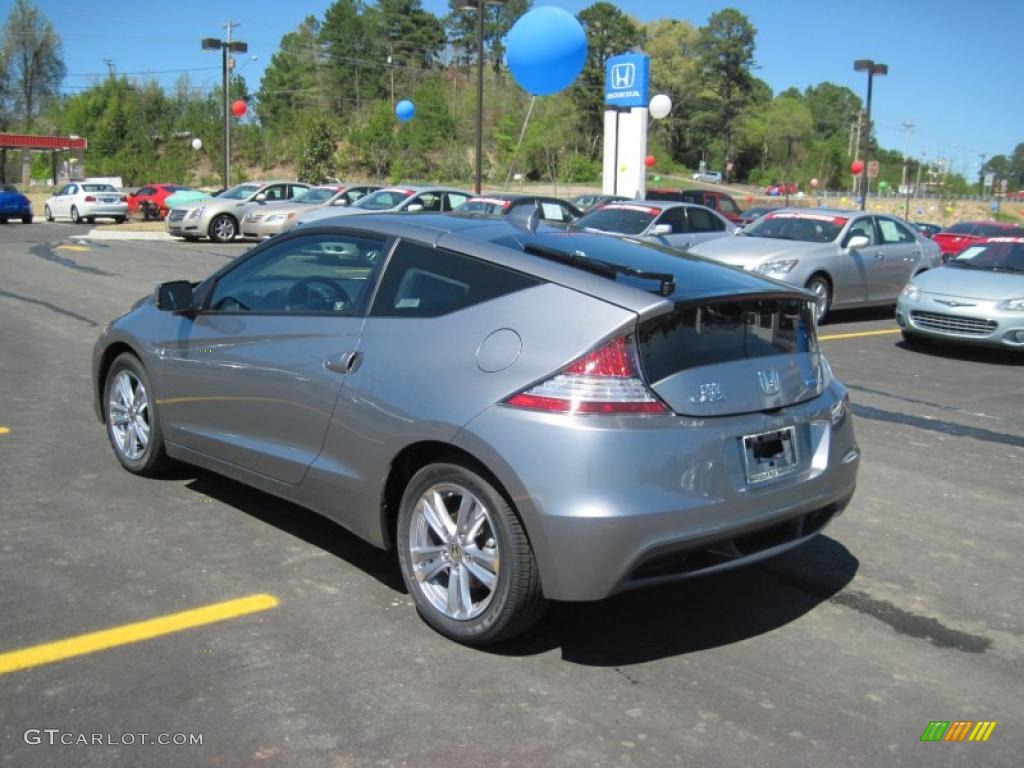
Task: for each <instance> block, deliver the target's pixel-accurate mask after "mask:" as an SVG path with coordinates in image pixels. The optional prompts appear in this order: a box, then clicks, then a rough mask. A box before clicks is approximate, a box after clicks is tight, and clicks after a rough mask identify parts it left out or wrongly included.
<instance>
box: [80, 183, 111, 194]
mask: <svg viewBox="0 0 1024 768" xmlns="http://www.w3.org/2000/svg"><path fill="white" fill-rule="evenodd" d="M82 189H83V190H85V191H86V192H117V187H112V186H111V185H110V184H83V185H82Z"/></svg>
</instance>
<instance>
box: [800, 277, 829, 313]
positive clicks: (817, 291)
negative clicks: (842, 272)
mask: <svg viewBox="0 0 1024 768" xmlns="http://www.w3.org/2000/svg"><path fill="white" fill-rule="evenodd" d="M804 287H805V288H806V289H807V290H808V291H810V292H811V293H813V294H814V296H815V298H816V301H815V305H814V312H815V317H816V319H817V321H818V322H819V323H820V322H821V321H822V320H824V319H825V315H827V314H828V311H829V309H830V308H831V307H832V286H831V285H829V282H828V280H826V279H825V277H824V276H823V275H813V276H812V277H811V279H810V280H808V281H807V284H806V285H805V286H804Z"/></svg>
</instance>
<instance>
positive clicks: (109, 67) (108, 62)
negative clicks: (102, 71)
mask: <svg viewBox="0 0 1024 768" xmlns="http://www.w3.org/2000/svg"><path fill="white" fill-rule="evenodd" d="M103 63H104V64H106V65H107V76H108V77H113V76H114V60H113V59H104V60H103Z"/></svg>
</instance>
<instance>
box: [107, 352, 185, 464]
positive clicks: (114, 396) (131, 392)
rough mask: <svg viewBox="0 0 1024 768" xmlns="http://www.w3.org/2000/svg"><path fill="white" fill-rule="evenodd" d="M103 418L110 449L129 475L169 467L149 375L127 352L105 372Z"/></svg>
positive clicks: (137, 359) (133, 356)
mask: <svg viewBox="0 0 1024 768" xmlns="http://www.w3.org/2000/svg"><path fill="white" fill-rule="evenodd" d="M103 418H104V421H105V422H106V425H107V438H108V439H109V440H110V447H111V448H113V449H114V455H115V456H116V457H117V460H118V461H119V462H121V466H122V467H124V468H125V469H127V470H128V471H129V472H131V473H132V474H135V475H143V476H145V477H154V476H156V475H159V474H161V473H162V472H163V471H164V470H165V469H166V468H167V466H168V464H170V459H169V458H168V457H167V452H166V450H165V449H164V436H163V430H162V429H161V428H160V415H159V413H158V412H157V405H156V397H155V393H154V392H153V388H152V386H151V385H150V381H149V375H148V374H147V373H146V368H145V366H143V365H142V363H141V362H140V361H139V358H137V357H136V356H135V355H133V354H131V353H130V352H125V353H123V354H121V355H119V356H118V358H117V359H116V360H114V363H113V365H111V366H110V370H108V371H107V378H106V381H104V383H103Z"/></svg>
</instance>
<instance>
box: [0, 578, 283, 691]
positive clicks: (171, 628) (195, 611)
mask: <svg viewBox="0 0 1024 768" xmlns="http://www.w3.org/2000/svg"><path fill="white" fill-rule="evenodd" d="M277 604H278V600H277V598H276V597H274V596H273V595H266V594H260V595H249V596H248V597H240V598H238V599H236V600H227V601H225V602H223V603H212V604H211V605H204V606H202V607H200V608H192V609H191V610H188V611H181V612H180V613H171V614H168V615H167V616H158V617H157V618H155V619H147V620H146V621H138V622H135V623H134V624H122V625H121V626H119V627H111V628H110V629H103V630H100V631H98V632H89V633H88V634H85V635H75V636H74V637H68V638H65V639H64V640H56V641H54V642H52V643H43V644H42V645H33V646H30V647H28V648H21V649H20V650H17V651H8V652H7V653H0V675H3V674H6V673H8V672H16V671H17V670H19V669H28V668H29V667H37V666H39V665H41V664H52V663H53V662H55V661H62V660H64V659H70V658H73V657H75V656H84V655H85V654H87V653H96V652H97V651H105V650H107V649H109V648H116V647H118V646H119V645H129V644H131V643H138V642H140V641H142V640H151V639H152V638H154V637H160V636H161V635H169V634H171V633H173V632H181V631H182V630H183V629H192V628H193V627H201V626H203V625H204V624H213V623H216V622H218V621H226V620H227V619H237V618H238V617H239V616H245V615H247V614H250V613H259V612H260V611H266V610H268V609H270V608H273V607H274V606H276V605H277Z"/></svg>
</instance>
